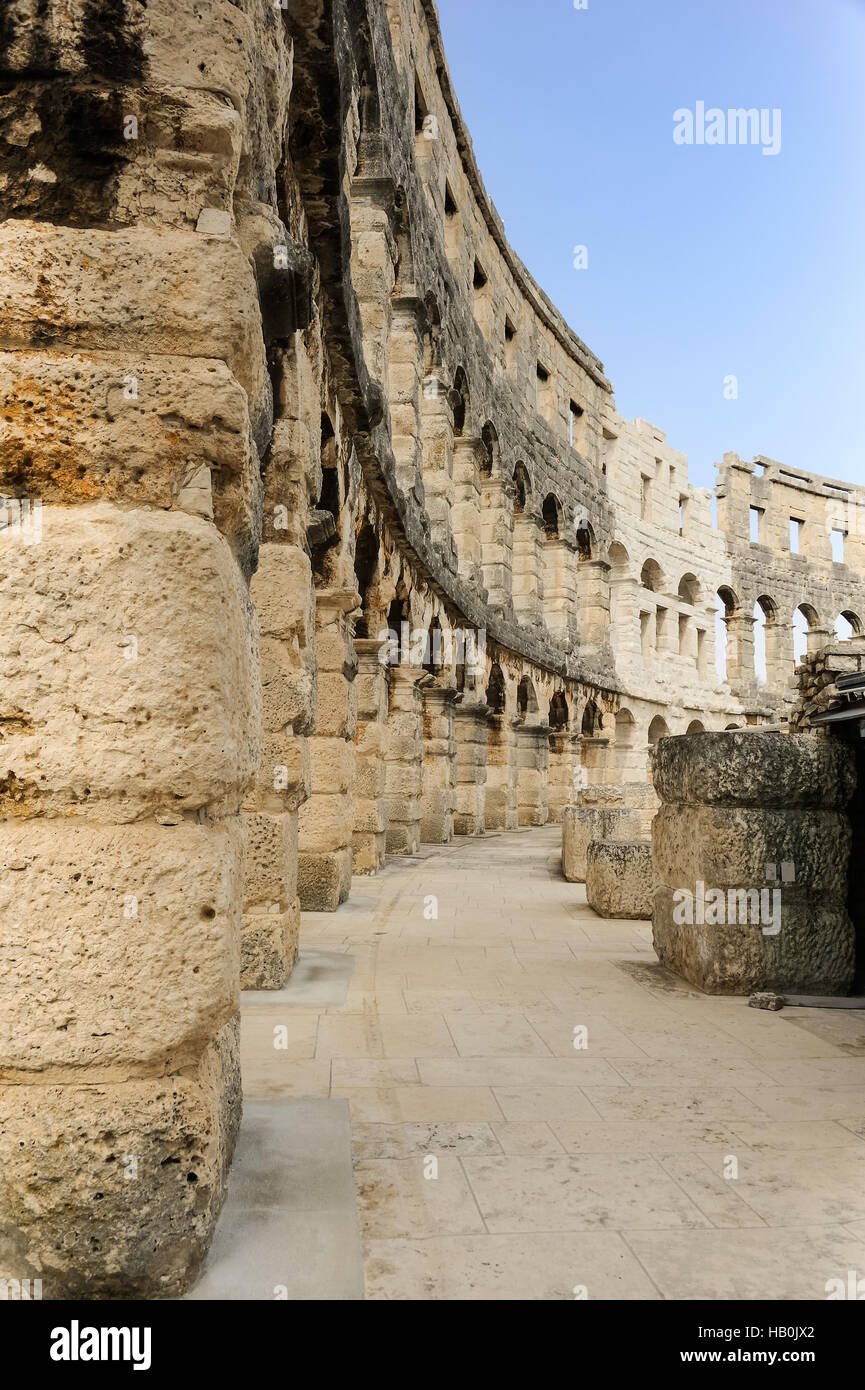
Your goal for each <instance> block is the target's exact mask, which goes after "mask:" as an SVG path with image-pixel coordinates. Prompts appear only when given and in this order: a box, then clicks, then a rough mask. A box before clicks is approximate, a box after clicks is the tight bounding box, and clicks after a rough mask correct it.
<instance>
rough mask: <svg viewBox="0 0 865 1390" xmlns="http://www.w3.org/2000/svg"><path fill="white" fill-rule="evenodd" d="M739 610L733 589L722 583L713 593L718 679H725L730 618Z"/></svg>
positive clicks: (723, 680) (722, 680)
mask: <svg viewBox="0 0 865 1390" xmlns="http://www.w3.org/2000/svg"><path fill="white" fill-rule="evenodd" d="M738 611H739V600H738V598H737V597H736V595H735V594H734V592H733V590H732V589H731V588H730V587H729V586H728V585H726V584H722V585H721V586H720V588H719V589H718V591H717V593H716V594H715V669H716V671H717V673H718V679H719V680H720V681H721V682H722V683H723V682H725V681H726V680H727V645H728V629H729V624H730V619H731V618H734V617H735V616H736V614H737V613H738Z"/></svg>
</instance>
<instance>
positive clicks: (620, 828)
mask: <svg viewBox="0 0 865 1390" xmlns="http://www.w3.org/2000/svg"><path fill="white" fill-rule="evenodd" d="M638 832H639V821H638V818H637V817H636V816H634V815H631V814H630V813H629V812H627V811H625V810H624V808H623V807H622V806H621V805H619V806H615V805H611V804H610V803H609V802H607V803H606V804H603V805H599V806H566V807H565V808H564V810H563V812H562V873H563V874H564V876H565V878H566V879H567V880H568V882H569V883H585V881H586V864H587V858H588V850H589V845H590V843H591V842H592V840H605V839H606V840H611V839H625V838H627V837H633V838H635V839H636V838H638Z"/></svg>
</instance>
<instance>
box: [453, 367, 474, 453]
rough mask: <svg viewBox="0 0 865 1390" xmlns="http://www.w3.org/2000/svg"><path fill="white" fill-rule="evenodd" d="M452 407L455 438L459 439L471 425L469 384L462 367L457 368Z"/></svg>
mask: <svg viewBox="0 0 865 1390" xmlns="http://www.w3.org/2000/svg"><path fill="white" fill-rule="evenodd" d="M451 406H452V408H453V417H454V437H455V438H457V439H459V438H461V437H462V435H463V433H464V432H465V430H466V428H467V427H468V426H469V425H470V423H471V397H470V395H469V383H468V378H467V376H466V374H465V372H464V371H463V369H462V367H457V369H456V372H455V374H454V384H453V388H452V390H451Z"/></svg>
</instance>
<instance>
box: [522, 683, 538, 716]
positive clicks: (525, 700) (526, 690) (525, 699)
mask: <svg viewBox="0 0 865 1390" xmlns="http://www.w3.org/2000/svg"><path fill="white" fill-rule="evenodd" d="M537 708H538V700H537V696H536V695H535V687H534V686H533V685H532V683H531V681H530V680H529V678H528V676H523V678H522V680H521V681H520V683H519V685H518V686H517V713H518V714H519V715H520V716H521V717H523V718H524V717H525V715H527V714H535V713H536V712H537Z"/></svg>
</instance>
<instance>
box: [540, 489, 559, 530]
mask: <svg viewBox="0 0 865 1390" xmlns="http://www.w3.org/2000/svg"><path fill="white" fill-rule="evenodd" d="M541 515H542V517H543V522H544V532H545V534H546V537H547V540H555V539H556V538H557V536H558V534H559V526H560V523H561V517H562V508H561V503H560V502H559V501H558V499H557V498H556V497H554V496H553V494H552V493H551V492H550V493H548V494H547V496H546V497H545V498H544V505H543V507H542V509H541Z"/></svg>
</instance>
